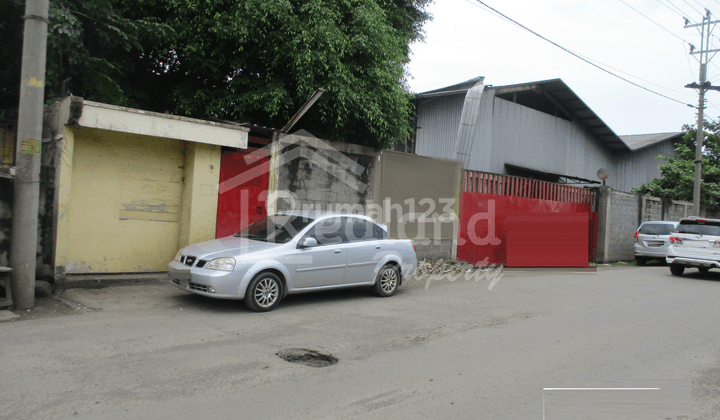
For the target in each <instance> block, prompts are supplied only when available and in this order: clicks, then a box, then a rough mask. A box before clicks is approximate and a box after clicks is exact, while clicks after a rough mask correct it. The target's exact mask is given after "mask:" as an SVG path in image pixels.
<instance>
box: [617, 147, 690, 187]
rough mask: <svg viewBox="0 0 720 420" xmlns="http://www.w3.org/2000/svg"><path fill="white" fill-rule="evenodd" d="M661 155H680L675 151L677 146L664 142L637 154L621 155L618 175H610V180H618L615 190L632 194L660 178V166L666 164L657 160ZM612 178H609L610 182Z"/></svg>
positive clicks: (618, 163) (618, 161)
mask: <svg viewBox="0 0 720 420" xmlns="http://www.w3.org/2000/svg"><path fill="white" fill-rule="evenodd" d="M660 155H663V156H670V157H677V156H678V153H677V152H676V151H675V146H674V145H673V144H672V143H670V142H663V143H660V144H656V145H653V146H650V147H647V148H645V149H642V150H638V151H637V152H632V153H624V154H623V155H620V156H619V157H618V160H617V165H616V168H615V172H616V173H612V172H611V173H610V178H613V177H615V178H617V181H616V182H615V183H614V184H613V188H614V189H616V190H619V191H626V192H630V190H631V189H633V188H637V187H639V186H640V185H642V184H647V183H649V182H652V180H653V179H655V178H659V177H660V168H659V165H660V164H662V163H665V161H664V160H663V159H658V158H657V157H658V156H660ZM610 178H608V180H609V179H610Z"/></svg>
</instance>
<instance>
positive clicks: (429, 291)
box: [0, 267, 720, 420]
mask: <svg viewBox="0 0 720 420" xmlns="http://www.w3.org/2000/svg"><path fill="white" fill-rule="evenodd" d="M489 283H490V281H489V280H488V279H486V278H484V279H480V280H478V281H475V280H473V279H469V280H465V279H463V278H462V277H461V278H459V279H457V280H455V281H452V282H451V281H447V280H445V281H432V282H430V283H429V287H427V288H426V287H425V286H426V284H427V282H426V281H419V280H414V281H411V282H409V283H408V284H406V285H404V286H403V287H402V288H401V290H400V291H399V293H398V294H397V295H395V296H393V297H391V298H386V299H382V298H376V297H373V296H372V295H371V294H370V293H369V292H368V291H365V290H350V291H341V292H332V293H320V294H307V295H298V296H292V297H288V298H287V299H286V300H284V301H283V302H281V304H280V307H279V308H278V309H277V310H276V311H274V312H270V313H264V314H258V313H253V312H249V311H248V310H247V309H246V308H245V306H244V305H243V304H242V303H241V302H234V301H217V300H211V299H206V298H203V297H199V296H194V295H189V294H185V293H184V292H182V291H180V290H177V289H175V288H172V287H171V286H169V285H142V286H120V287H111V288H106V289H98V290H85V289H74V290H69V291H66V292H65V294H64V295H63V298H64V299H65V300H66V301H67V302H69V303H71V304H72V305H74V306H75V307H76V309H75V310H73V311H70V312H68V313H66V314H61V315H60V316H53V317H41V318H37V319H26V320H20V321H16V322H5V323H1V324H0V351H1V354H2V356H1V359H0V378H2V380H1V381H0V384H1V385H0V419H178V420H182V419H195V420H196V419H224V418H234V419H257V418H268V419H280V418H284V419H379V418H383V419H450V418H453V419H503V420H507V419H542V418H543V415H545V418H546V419H548V420H550V419H562V418H587V419H594V418H607V417H598V416H599V414H593V413H599V412H600V411H598V410H601V409H602V407H603V406H605V407H606V408H607V406H609V405H612V406H614V407H616V408H618V407H621V408H622V407H625V408H626V409H627V410H626V411H623V414H617V413H616V414H615V417H613V418H615V419H624V418H648V419H655V418H657V419H666V418H672V419H684V418H688V419H714V418H720V322H718V320H719V319H720V305H719V302H720V272H712V271H711V272H710V273H707V274H699V273H698V272H697V271H696V270H690V271H689V272H688V273H686V275H685V276H683V277H673V276H671V275H670V273H669V270H668V269H667V268H666V267H643V268H638V267H617V268H601V269H599V270H598V272H597V273H570V272H559V271H550V272H530V273H527V272H506V273H504V274H503V276H502V277H501V278H500V279H499V280H498V281H497V283H496V284H495V285H494V287H493V288H492V290H488V286H489ZM290 348H306V349H311V350H316V351H319V352H322V353H325V354H332V355H333V356H334V357H336V358H337V359H338V360H339V361H338V363H337V364H335V365H332V366H328V367H321V368H316V367H308V366H304V365H300V364H295V363H289V362H287V361H284V360H282V359H280V358H279V357H278V356H277V355H276V354H277V353H278V352H280V351H282V350H285V349H290ZM567 388H574V389H576V388H583V389H587V392H585V393H584V392H582V391H577V390H571V391H563V390H567ZM597 388H605V389H606V390H607V391H608V393H604V394H603V393H602V391H597ZM608 388H613V389H615V388H626V389H625V390H623V391H617V390H608ZM627 388H629V389H627ZM640 388H643V389H644V390H642V389H640ZM648 388H649V389H650V390H648ZM655 388H660V389H659V390H657V392H664V394H655V393H654V392H655ZM690 388H691V389H692V394H691V395H690V394H689V390H690ZM558 389H560V390H558ZM598 392H599V393H598ZM633 392H638V393H637V394H633ZM640 392H642V393H643V394H642V395H641V394H640ZM623 401H625V402H626V403H627V404H626V405H625V406H623V404H624V403H623ZM628 401H629V402H628ZM603 402H605V404H604V405H603ZM655 403H657V404H655ZM653 404H655V405H653ZM618 409H620V408H618ZM573 410H575V411H573ZM571 413H575V414H571ZM628 413H631V414H628ZM632 413H635V415H637V416H636V417H633V415H632ZM579 414H582V415H584V416H585V417H581V416H580V415H579ZM605 414H606V415H607V413H605ZM686 416H687V417H686Z"/></svg>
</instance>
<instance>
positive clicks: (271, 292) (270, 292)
mask: <svg viewBox="0 0 720 420" xmlns="http://www.w3.org/2000/svg"><path fill="white" fill-rule="evenodd" d="M278 296H280V286H278V284H277V282H276V281H275V279H273V278H269V277H268V278H264V279H262V280H260V282H258V284H257V287H256V288H255V301H256V302H257V304H258V306H261V307H263V308H268V307H270V306H272V305H273V304H275V302H276V301H277V300H278Z"/></svg>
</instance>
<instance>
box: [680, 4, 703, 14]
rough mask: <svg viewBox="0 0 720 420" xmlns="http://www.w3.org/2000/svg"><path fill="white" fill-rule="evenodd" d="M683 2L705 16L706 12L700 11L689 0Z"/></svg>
mask: <svg viewBox="0 0 720 420" xmlns="http://www.w3.org/2000/svg"><path fill="white" fill-rule="evenodd" d="M683 3H685V4H687V5H688V6H690V8H691V9H693V10H694V11H696V12H698V13H699V14H700V15H701V16H705V13H703V12H701V11H699V10H698V9H696V8H695V6H693V5H692V4H690V3H688V1H687V0H683Z"/></svg>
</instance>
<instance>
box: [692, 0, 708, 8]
mask: <svg viewBox="0 0 720 420" xmlns="http://www.w3.org/2000/svg"><path fill="white" fill-rule="evenodd" d="M693 1H694V2H695V3H697V4H698V5H699V6H700V7H702V8H703V9H705V10H708V8H707V7H705V6H704V5H703V4H702V3H700V2H699V1H697V0H693Z"/></svg>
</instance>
